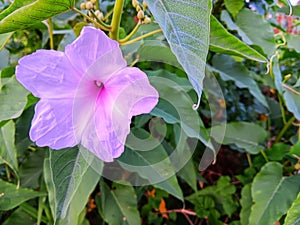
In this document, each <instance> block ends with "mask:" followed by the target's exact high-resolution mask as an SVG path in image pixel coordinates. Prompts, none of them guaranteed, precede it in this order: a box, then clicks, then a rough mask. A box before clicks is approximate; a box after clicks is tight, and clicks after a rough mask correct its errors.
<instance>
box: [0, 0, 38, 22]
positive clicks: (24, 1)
mask: <svg viewBox="0 0 300 225" xmlns="http://www.w3.org/2000/svg"><path fill="white" fill-rule="evenodd" d="M35 1H36V0H15V1H13V3H11V4H10V5H9V7H8V8H7V9H5V10H4V11H2V12H1V13H0V20H2V19H3V18H4V17H6V16H8V15H9V14H11V13H13V12H14V11H15V10H17V9H18V8H21V7H22V6H25V5H28V4H30V3H33V2H35Z"/></svg>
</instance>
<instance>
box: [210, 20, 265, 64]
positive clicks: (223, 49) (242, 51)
mask: <svg viewBox="0 0 300 225" xmlns="http://www.w3.org/2000/svg"><path fill="white" fill-rule="evenodd" d="M210 31H211V32H210V50H211V51H213V52H217V53H224V54H229V55H235V56H239V57H243V58H246V59H251V60H255V61H258V62H267V61H268V60H267V59H266V57H264V56H263V55H262V54H260V53H259V52H257V51H256V50H255V49H253V48H251V47H250V46H249V45H247V44H245V43H244V42H242V41H241V40H240V39H238V38H237V37H235V36H234V35H232V34H231V33H229V32H228V31H227V30H226V29H225V28H224V27H223V25H222V24H221V23H220V22H219V21H218V20H217V19H216V18H215V17H214V16H213V15H211V17H210Z"/></svg>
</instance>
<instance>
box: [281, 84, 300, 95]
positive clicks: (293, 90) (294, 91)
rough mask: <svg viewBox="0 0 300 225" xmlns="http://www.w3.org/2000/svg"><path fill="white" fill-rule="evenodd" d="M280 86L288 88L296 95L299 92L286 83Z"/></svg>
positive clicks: (299, 93)
mask: <svg viewBox="0 0 300 225" xmlns="http://www.w3.org/2000/svg"><path fill="white" fill-rule="evenodd" d="M282 86H283V87H284V88H285V89H287V90H289V91H290V92H293V93H294V94H296V95H300V92H299V91H296V90H295V89H293V88H292V87H290V86H288V85H286V84H282Z"/></svg>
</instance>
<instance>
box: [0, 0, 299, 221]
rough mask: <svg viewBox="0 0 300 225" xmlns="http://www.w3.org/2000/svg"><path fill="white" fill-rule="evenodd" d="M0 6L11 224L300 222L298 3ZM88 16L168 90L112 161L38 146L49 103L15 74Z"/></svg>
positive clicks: (4, 190)
mask: <svg viewBox="0 0 300 225" xmlns="http://www.w3.org/2000/svg"><path fill="white" fill-rule="evenodd" d="M120 5H121V6H122V7H123V8H122V7H119V6H120ZM90 6H91V8H90ZM117 6H118V7H117ZM89 9H90V10H89ZM120 9H121V11H120ZM0 10H1V11H0V72H1V73H0V74H1V76H0V78H1V80H0V81H1V82H0V176H1V179H0V210H1V211H0V224H3V225H33V224H38V225H39V224H49V225H50V224H61V225H64V224H70V225H75V224H78V225H87V224H91V225H94V224H95V225H96V224H110V225H118V224H128V225H135V224H137V225H138V224H170V225H171V224H199V225H200V224H212V225H218V224H230V225H238V224H240V225H248V224H249V225H273V224H284V225H292V224H293V225H296V224H300V211H299V207H300V194H299V193H300V175H299V174H298V173H299V170H300V124H299V123H300V74H299V68H300V67H299V62H300V47H299V41H300V38H299V34H298V26H299V24H300V23H299V20H298V17H299V18H300V6H295V7H294V8H293V11H292V14H293V16H289V13H290V12H291V10H290V7H289V4H288V2H285V1H282V2H280V1H279V2H277V1H275V0H274V1H272V0H267V1H248V2H244V1H243V0H216V1H212V2H211V0H182V1H175V0H146V1H129V0H125V1H123V0H116V1H113V0H101V1H100V0H99V1H89V3H86V2H84V1H79V0H78V1H72V0H23V1H21V0H15V1H13V2H11V1H8V0H1V1H0ZM118 10H119V11H118ZM118 13H119V15H118ZM121 14H122V17H121ZM118 19H121V20H120V21H118ZM118 22H120V25H119V24H118ZM87 25H90V26H95V27H97V28H100V29H102V30H103V31H105V32H106V33H107V34H108V35H109V36H110V37H111V38H112V39H115V40H118V41H119V43H120V47H121V49H122V52H123V56H124V58H125V59H126V60H127V63H128V65H130V66H135V67H138V68H140V69H141V70H143V71H144V72H145V73H146V74H147V76H148V78H149V80H150V82H151V84H152V85H153V86H154V87H155V88H156V90H157V91H158V93H159V96H160V100H159V103H158V104H157V105H156V107H155V108H154V109H153V110H152V111H151V112H150V113H149V114H143V115H139V116H136V117H134V119H133V120H132V124H131V133H130V135H129V136H128V138H127V144H126V149H125V152H124V153H123V154H122V155H121V157H120V158H118V159H116V160H115V161H114V162H113V163H104V162H102V161H101V160H99V159H98V158H97V157H95V156H94V155H93V154H91V153H90V152H89V151H88V150H87V149H85V148H82V146H76V147H73V148H66V149H63V150H58V151H54V150H51V149H50V148H49V147H38V146H37V145H36V144H35V143H34V142H32V141H31V140H30V138H29V134H28V133H29V129H30V126H31V120H32V118H33V115H34V106H35V104H36V103H37V102H38V101H39V99H38V98H36V97H35V96H33V95H32V94H31V93H30V92H28V91H27V90H26V89H25V88H24V87H23V86H22V85H21V84H20V83H18V81H17V80H16V78H15V68H16V66H17V64H18V60H19V59H20V58H22V57H23V56H26V55H29V54H31V53H33V52H35V51H36V50H38V49H55V50H59V51H64V49H65V47H66V46H67V45H68V44H70V43H72V42H73V41H74V40H75V39H76V37H77V36H79V34H80V31H81V29H82V27H83V26H87ZM115 26H116V27H117V28H118V29H115V30H112V27H115ZM140 37H141V38H140ZM199 98H201V101H199V103H198V106H199V107H198V106H197V101H198V99H199Z"/></svg>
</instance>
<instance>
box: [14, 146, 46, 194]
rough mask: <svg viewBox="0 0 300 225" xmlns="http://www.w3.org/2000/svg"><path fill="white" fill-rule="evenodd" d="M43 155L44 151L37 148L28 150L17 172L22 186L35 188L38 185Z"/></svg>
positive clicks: (41, 172) (41, 171)
mask: <svg viewBox="0 0 300 225" xmlns="http://www.w3.org/2000/svg"><path fill="white" fill-rule="evenodd" d="M44 157H45V151H44V150H40V149H38V150H37V151H34V152H30V153H29V155H28V156H27V158H26V159H25V160H24V161H22V164H21V166H20V169H19V174H20V180H21V185H22V186H23V187H28V188H33V189H36V188H38V187H39V186H40V179H41V176H42V174H43V163H44Z"/></svg>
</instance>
